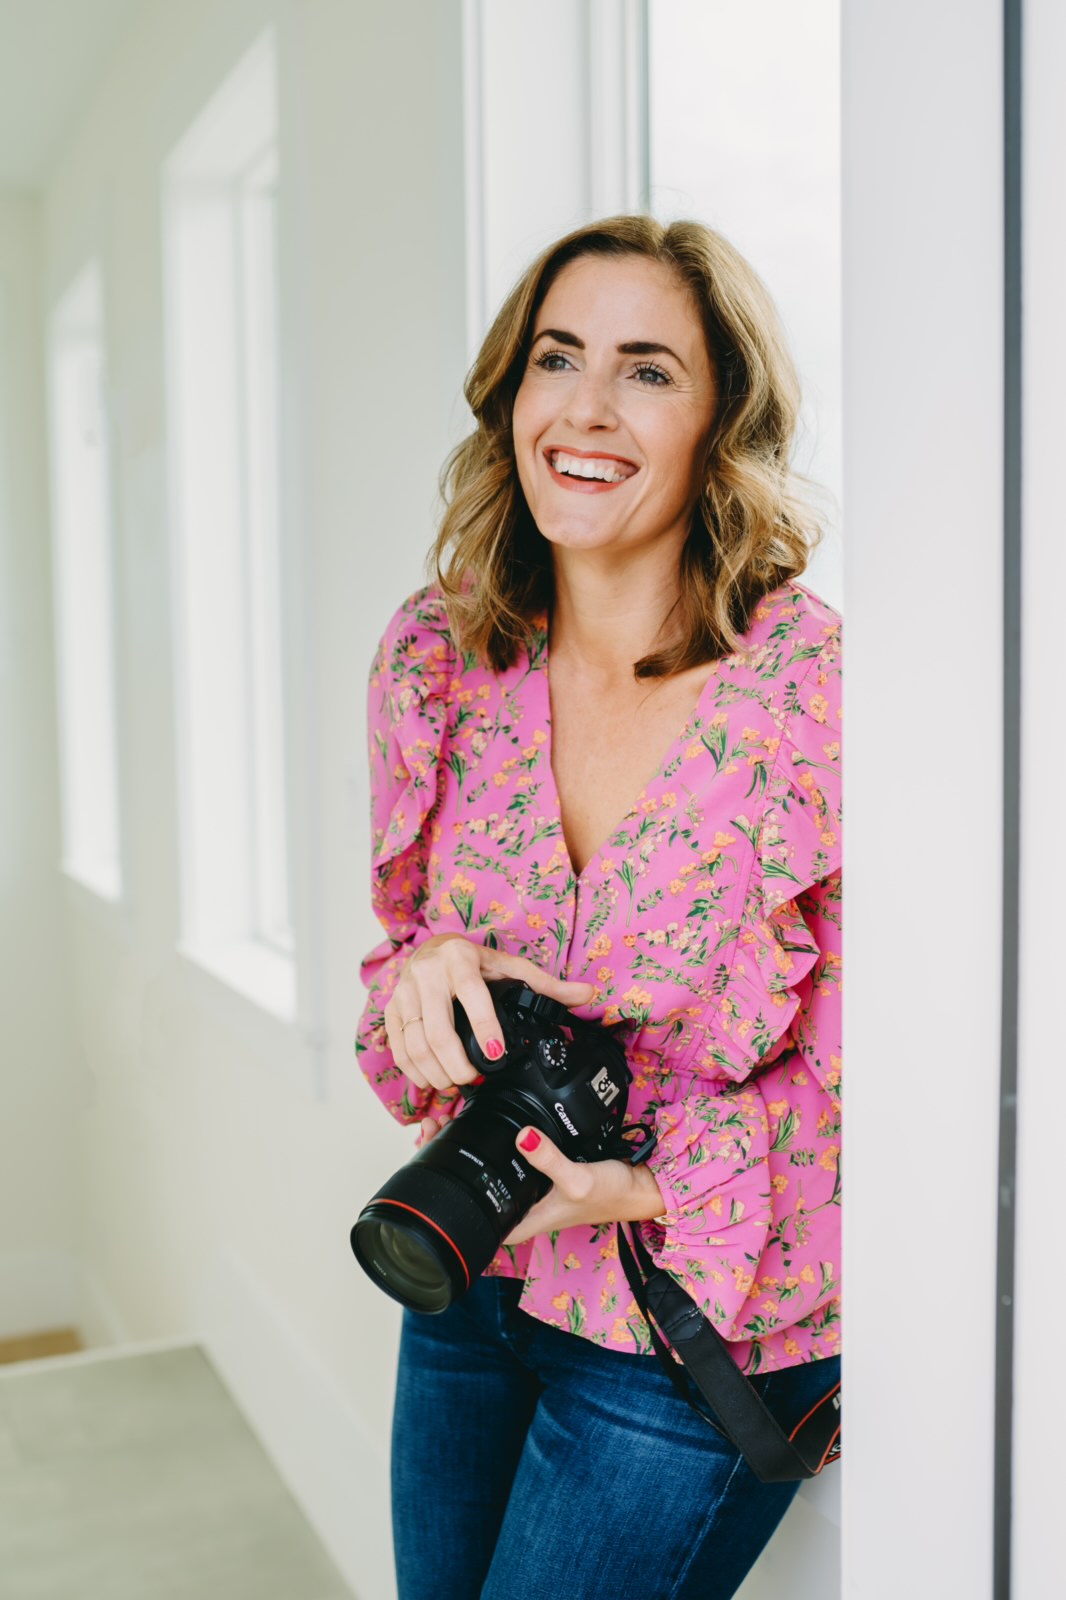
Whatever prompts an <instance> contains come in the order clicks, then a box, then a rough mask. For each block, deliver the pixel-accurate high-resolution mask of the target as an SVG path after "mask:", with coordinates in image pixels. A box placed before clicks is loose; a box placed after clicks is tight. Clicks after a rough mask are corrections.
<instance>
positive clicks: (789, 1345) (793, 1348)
mask: <svg viewBox="0 0 1066 1600" xmlns="http://www.w3.org/2000/svg"><path fill="white" fill-rule="evenodd" d="M799 1353H800V1347H799V1345H798V1344H797V1343H796V1341H795V1339H786V1340H785V1354H786V1355H789V1356H798V1355H799Z"/></svg>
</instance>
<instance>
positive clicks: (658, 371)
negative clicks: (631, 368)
mask: <svg viewBox="0 0 1066 1600" xmlns="http://www.w3.org/2000/svg"><path fill="white" fill-rule="evenodd" d="M636 373H637V376H638V378H640V379H641V380H642V381H643V380H644V379H645V378H648V379H650V380H651V382H650V387H651V388H653V389H663V388H665V387H666V385H667V384H668V383H672V382H673V379H672V378H671V376H670V374H669V373H668V372H664V371H663V369H662V367H656V366H653V365H651V364H648V365H646V366H640V367H637V368H636Z"/></svg>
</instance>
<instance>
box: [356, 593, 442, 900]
mask: <svg viewBox="0 0 1066 1600" xmlns="http://www.w3.org/2000/svg"><path fill="white" fill-rule="evenodd" d="M436 617H439V619H440V621H439V625H435V622H434V619H435V618H436ZM375 671H376V675H377V677H378V679H379V680H380V681H381V684H382V689H383V692H384V694H385V695H386V697H387V702H388V712H389V724H390V731H391V740H390V754H389V758H388V759H389V760H390V762H391V771H390V776H391V778H392V779H393V781H394V782H397V783H399V784H400V788H399V790H398V791H397V792H396V794H395V796H394V798H393V801H392V805H391V809H390V811H389V814H388V818H387V820H386V821H385V823H384V826H382V827H381V828H380V833H379V832H378V830H377V828H376V829H375V835H374V848H373V853H372V855H371V866H372V867H373V869H374V870H375V871H376V872H378V873H379V874H381V873H383V872H385V871H389V872H391V871H393V870H395V866H396V864H397V863H398V862H399V861H400V859H401V858H402V857H404V856H405V855H406V854H407V853H408V852H409V851H410V850H411V849H412V848H413V847H414V846H415V845H417V844H418V843H420V841H421V839H422V837H423V834H424V832H425V828H426V823H427V821H428V819H429V817H430V814H431V813H432V811H433V810H434V808H435V806H436V804H437V799H438V794H439V782H438V779H439V773H440V763H441V753H442V746H443V741H444V731H445V727H446V724H447V715H448V712H447V702H446V696H447V693H448V687H449V685H450V683H451V681H452V678H453V677H454V674H455V652H454V647H453V645H452V642H451V638H450V636H449V634H448V624H447V617H446V614H445V611H444V602H443V599H442V598H441V596H440V595H439V593H438V592H437V591H436V590H433V589H423V590H420V591H419V592H418V593H417V594H415V595H412V597H411V598H410V600H407V601H405V602H404V604H403V606H401V608H400V610H399V611H398V612H397V614H396V616H395V617H394V618H393V620H392V622H391V623H390V624H389V627H388V629H387V630H386V633H385V636H384V637H383V639H382V641H381V647H380V651H379V657H378V662H377V663H376V665H375ZM376 820H377V819H376Z"/></svg>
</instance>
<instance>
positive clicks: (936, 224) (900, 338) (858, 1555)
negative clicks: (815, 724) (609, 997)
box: [842, 0, 1003, 1600]
mask: <svg viewBox="0 0 1066 1600" xmlns="http://www.w3.org/2000/svg"><path fill="white" fill-rule="evenodd" d="M1001 28H1002V22H1001V6H1000V5H999V4H998V3H997V0H944V3H943V4H941V5H938V6H933V7H930V6H928V5H926V4H922V3H921V0H901V3H900V4H897V5H893V6H890V7H886V6H871V7H867V6H845V8H844V31H843V57H842V62H843V151H844V182H843V216H844V502H845V505H846V507H847V538H846V539H845V542H844V572H845V591H846V594H847V614H848V624H849V626H848V640H847V645H846V649H847V655H848V688H847V694H846V704H847V725H848V729H849V732H848V775H847V779H846V790H847V798H846V810H847V814H848V837H847V844H846V848H845V861H846V866H845V878H846V882H847V885H848V889H847V900H848V908H849V910H848V929H847V934H846V940H847V944H846V951H845V965H846V968H847V970H848V972H849V974H850V976H849V979H848V985H847V987H846V990H845V999H844V1013H845V1015H844V1026H845V1038H846V1040H847V1044H846V1055H847V1058H848V1060H847V1076H848V1082H849V1085H850V1088H849V1091H848V1101H847V1122H848V1163H847V1169H848V1175H847V1183H848V1202H847V1205H846V1206H845V1210H844V1226H845V1241H844V1249H845V1257H846V1261H847V1278H846V1287H845V1325H846V1327H847V1330H848V1334H847V1344H846V1346H845V1350H844V1373H845V1376H844V1383H845V1388H846V1392H847V1423H846V1432H845V1447H844V1522H843V1528H844V1541H843V1593H844V1595H845V1596H846V1597H847V1600H898V1596H899V1595H900V1594H915V1595H917V1594H920V1595H923V1596H925V1595H937V1594H943V1595H952V1596H955V1595H958V1596H963V1595H964V1596H966V1600H982V1597H984V1596H987V1595H989V1594H990V1593H991V1551H992V1527H991V1520H992V1452H993V1378H994V1356H995V1352H994V1313H995V1240H996V1222H997V1205H996V1194H997V1188H996V1184H997V1131H998V1087H999V1026H1000V998H999V976H1000V961H1001V948H1000V946H1001V938H1000V915H1001V879H1000V874H1001V862H1000V842H1001V832H1002V813H1001V732H1000V729H1001V716H1002V688H1001V672H1002V665H1001V663H1002V623H1001V608H1002V570H1001V569H1002V539H1003V534H1002V524H1003V513H1002V430H1003V409H1002V394H1003V359H1002V338H1003V315H1002V302H1003V273H1002V258H1003V249H1002V172H1003V163H1002V90H1001V72H1002V67H1001ZM963 62H964V63H965V68H964V69H963V67H962V65H961V64H962V63H963Z"/></svg>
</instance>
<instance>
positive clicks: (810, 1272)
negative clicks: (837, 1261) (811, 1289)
mask: <svg viewBox="0 0 1066 1600" xmlns="http://www.w3.org/2000/svg"><path fill="white" fill-rule="evenodd" d="M800 1277H801V1278H802V1279H803V1282H804V1283H813V1282H814V1268H813V1267H809V1266H808V1267H801V1268H800Z"/></svg>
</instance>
